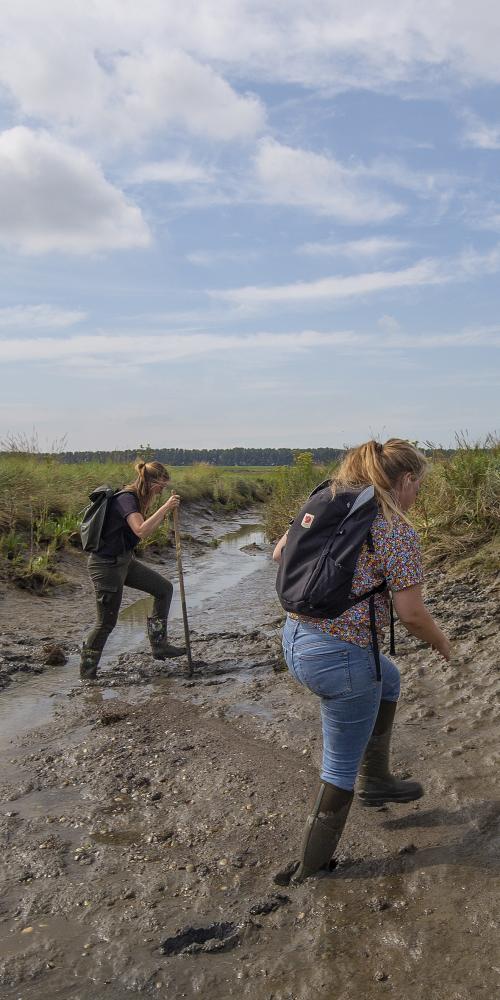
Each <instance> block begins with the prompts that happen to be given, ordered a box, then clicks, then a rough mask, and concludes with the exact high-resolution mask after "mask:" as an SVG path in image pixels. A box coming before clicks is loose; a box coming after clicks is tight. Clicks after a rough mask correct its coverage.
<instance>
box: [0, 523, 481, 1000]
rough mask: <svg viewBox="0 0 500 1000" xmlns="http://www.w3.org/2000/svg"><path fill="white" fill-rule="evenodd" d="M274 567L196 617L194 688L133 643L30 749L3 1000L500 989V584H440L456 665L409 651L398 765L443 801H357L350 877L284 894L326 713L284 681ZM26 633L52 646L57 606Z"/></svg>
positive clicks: (437, 594) (17, 823) (8, 854)
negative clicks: (46, 638)
mask: <svg viewBox="0 0 500 1000" xmlns="http://www.w3.org/2000/svg"><path fill="white" fill-rule="evenodd" d="M217 530H218V529H217ZM194 558H195V557H194V556H193V559H194ZM202 558H204V557H202ZM241 558H242V559H248V560H251V559H252V558H253V556H252V554H251V552H250V553H244V554H242V555H241ZM259 560H260V561H259V562H258V564H256V569H255V571H252V572H248V573H247V571H246V570H245V573H247V575H246V576H245V578H244V580H243V581H240V582H238V583H237V584H235V585H234V586H233V587H231V586H229V587H228V588H226V589H225V590H224V592H223V593H222V594H220V595H219V596H217V595H216V594H214V593H211V594H210V595H209V596H208V597H207V598H206V600H205V601H204V602H202V603H201V605H200V606H199V607H198V608H197V610H196V614H194V615H193V625H194V628H195V641H194V652H195V656H198V657H200V658H203V660H204V661H205V666H204V667H203V668H202V669H200V670H199V672H198V675H197V677H196V679H195V680H194V681H187V680H186V679H185V678H183V677H182V676H180V675H179V666H178V665H175V666H170V667H169V669H168V670H167V671H162V670H161V665H159V664H155V663H154V661H152V659H151V657H150V656H149V654H148V653H146V652H142V650H139V651H132V652H129V653H127V654H126V655H124V656H121V657H119V660H116V659H114V660H113V662H112V663H111V664H110V665H109V672H108V674H107V677H106V681H105V683H104V684H103V685H102V687H97V688H94V689H89V690H85V691H82V690H81V689H80V687H79V686H78V685H76V686H75V687H74V689H72V690H71V689H70V690H69V691H68V695H69V696H68V695H65V696H64V697H63V698H56V702H57V708H56V710H55V712H54V716H53V719H52V721H51V723H50V725H48V726H45V727H43V728H42V729H39V730H38V731H37V732H33V731H32V732H29V733H27V734H26V735H24V736H22V737H21V739H20V740H18V741H17V742H16V743H15V744H13V746H12V749H11V752H10V756H9V758H8V760H7V762H6V765H5V767H4V769H3V776H2V783H1V786H0V843H1V847H2V864H3V867H4V872H3V879H4V885H5V889H4V892H3V894H2V898H1V901H0V984H1V987H2V992H1V996H2V998H4V997H5V1000H8V998H9V1000H10V998H12V1000H14V998H21V1000H42V998H43V1000H46V998H49V997H50V998H54V1000H55V998H72V1000H95V998H99V1000H101V997H102V998H106V1000H107V998H110V1000H126V998H128V997H130V996H134V995H136V994H138V995H139V994H142V995H144V996H150V997H165V998H166V997H168V998H169V1000H170V998H177V997H203V998H204V1000H205V998H207V1000H212V998H215V997H217V998H225V997H233V996H235V997H252V998H258V1000H309V998H313V997H314V998H316V997H321V998H325V1000H326V998H332V997H335V998H336V1000H371V998H372V997H373V996H378V995H381V996H383V995H385V994H390V995H393V996H398V998H403V1000H424V998H425V1000H429V998H431V1000H441V998H442V1000H477V998H481V1000H493V998H494V997H496V996H497V995H498V992H499V987H498V983H499V977H500V960H499V958H498V923H499V918H500V912H499V910H500V908H499V904H498V881H499V880H498V875H499V867H500V838H499V832H500V805H499V789H498V761H499V757H500V752H499V749H498V722H497V718H498V700H499V696H500V683H499V669H498V667H499V664H498V658H497V657H496V656H495V636H496V634H497V628H496V624H495V621H494V618H493V615H494V612H495V591H493V590H490V591H489V592H485V591H479V589H478V588H477V587H476V586H475V587H473V586H472V583H471V582H469V584H467V583H466V582H462V583H455V584H453V585H448V586H447V587H446V589H445V588H444V585H443V582H442V581H440V580H439V579H435V580H433V581H431V585H430V590H431V596H432V600H433V601H434V602H435V603H436V605H437V607H438V608H439V609H440V617H441V619H442V620H444V621H445V624H446V625H447V627H448V630H449V632H450V633H451V634H452V635H454V636H455V637H456V638H457V641H458V643H459V648H460V654H461V661H460V665H459V666H457V667H453V668H452V667H448V668H447V667H446V666H443V664H442V663H441V661H439V660H438V659H437V658H436V657H435V656H433V655H431V656H429V655H428V654H427V652H426V651H424V650H419V649H417V648H416V645H417V644H413V643H411V642H410V641H407V642H403V641H400V642H399V648H398V654H399V655H398V662H399V664H400V666H401V669H402V673H403V677H404V699H403V703H402V706H401V710H400V713H399V722H398V727H397V734H396V736H397V739H396V747H395V755H394V756H395V764H396V767H397V769H398V770H399V771H400V773H401V772H407V773H409V772H411V773H413V774H414V775H415V776H418V777H419V778H420V779H421V780H423V782H424V783H425V786H426V795H425V797H424V798H423V799H422V800H420V801H419V802H417V803H410V804H407V805H398V806H396V805H391V806H389V807H385V808H384V809H363V808H362V807H361V806H360V805H359V804H358V803H356V804H355V806H354V807H353V810H352V812H351V815H350V818H349V823H348V827H347V829H346V834H345V837H344V839H343V842H342V850H341V853H340V857H339V864H338V867H337V869H336V871H335V872H334V873H333V874H332V875H330V876H324V877H321V878H318V879H314V880H310V881H309V882H306V883H304V884H303V885H302V886H300V887H298V888H290V889H280V888H279V887H278V886H276V885H275V884H274V883H273V875H274V873H275V872H276V871H277V870H279V869H280V868H281V867H282V866H283V864H284V863H286V862H287V861H289V860H291V859H292V858H294V857H296V856H297V850H298V846H299V843H300V838H301V831H302V825H303V821H304V818H305V816H306V813H307V807H308V804H309V802H310V799H311V795H312V793H313V791H314V787H315V783H316V776H317V770H318V763H319V757H320V747H321V743H320V734H319V725H318V706H317V703H316V700H315V699H314V698H313V697H312V696H309V695H308V694H307V692H304V691H303V690H302V689H300V688H298V687H297V686H296V685H295V684H294V682H293V681H292V680H291V679H290V678H289V677H288V675H287V674H286V673H282V672H277V670H278V669H279V666H280V662H279V658H278V656H277V646H276V636H277V620H278V617H279V609H278V608H277V605H276V603H275V601H274V598H273V592H272V579H273V567H272V564H271V563H270V560H266V559H263V558H262V555H261V556H260V557H259ZM78 599H79V600H80V606H81V607H85V603H84V598H82V595H81V594H80V595H79V597H78V595H76V596H75V600H78ZM31 601H32V602H33V605H32V606H34V607H36V606H37V604H36V599H33V598H32V599H31ZM64 603H65V602H64V601H63V599H62V597H59V598H54V599H53V605H54V614H55V613H56V609H57V608H59V615H60V616H61V615H62V613H63V612H62V606H63V604H64ZM38 607H40V605H38ZM45 607H46V609H47V608H48V605H46V606H45ZM64 613H65V614H67V613H68V612H67V609H66V610H65V611H64ZM45 614H46V615H47V614H48V612H47V610H46V612H45ZM61 620H62V619H61V618H59V621H61ZM16 625H17V626H18V631H19V633H20V634H22V636H23V637H25V638H29V637H30V636H31V637H32V638H33V640H34V641H36V643H39V641H40V639H41V636H43V635H48V634H49V630H48V626H49V625H50V615H49V617H46V618H45V621H42V622H41V625H40V624H36V625H35V624H34V625H33V629H31V626H28V624H27V620H24V622H23V623H19V622H18V623H15V622H11V629H12V634H14V633H15V626H16ZM75 641H76V636H75ZM36 643H35V644H36ZM36 648H38V646H36ZM33 649H35V646H33ZM35 659H36V657H35ZM47 676H50V675H47ZM54 676H55V675H54ZM16 683H18V682H17V681H15V680H14V681H13V682H12V684H13V685H14V684H16ZM8 694H9V689H7V690H6V692H5V693H4V695H3V697H7V696H8ZM1 697H2V696H1V695H0V698H1ZM179 932H183V934H182V933H181V934H180V933H179ZM162 944H164V945H165V951H166V953H165V954H163V953H162V952H161V950H160V947H161V945H162Z"/></svg>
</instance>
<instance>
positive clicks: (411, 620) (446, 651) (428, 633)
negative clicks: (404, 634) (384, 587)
mask: <svg viewBox="0 0 500 1000" xmlns="http://www.w3.org/2000/svg"><path fill="white" fill-rule="evenodd" d="M392 600H393V603H394V608H395V610H396V614H397V616H398V618H399V620H400V621H401V622H402V623H403V625H405V626H406V628H407V630H408V632H410V633H411V635H415V636H417V639H423V640H424V642H428V643H429V645H430V646H432V648H433V649H436V650H437V652H438V653H440V654H441V656H442V657H443V658H444V659H445V660H447V661H448V662H449V661H450V660H451V655H452V651H451V643H450V640H449V639H448V636H447V635H445V634H444V632H442V631H441V629H440V627H439V625H438V624H437V622H435V621H434V618H433V617H432V615H431V614H430V613H429V612H428V610H427V608H426V606H425V604H424V601H423V597H422V587H421V585H420V584H414V585H413V586H412V587H406V588H405V590H397V591H394V592H393V595H392Z"/></svg>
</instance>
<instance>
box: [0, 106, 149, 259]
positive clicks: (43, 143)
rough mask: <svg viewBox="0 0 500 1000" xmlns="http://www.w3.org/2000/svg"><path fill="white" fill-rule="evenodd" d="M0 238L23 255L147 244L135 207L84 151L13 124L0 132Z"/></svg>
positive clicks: (86, 251) (111, 248) (43, 133)
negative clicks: (12, 126)
mask: <svg viewBox="0 0 500 1000" xmlns="http://www.w3.org/2000/svg"><path fill="white" fill-rule="evenodd" d="M0 242H2V243H3V244H4V245H5V246H7V247H15V248H18V249H20V250H23V251H25V252H27V253H46V252H48V251H53V250H62V251H68V252H70V253H90V252H93V251H97V250H114V249H122V248H125V247H144V246H147V245H148V244H149V242H150V235H149V231H148V228H147V226H146V223H145V222H144V220H143V218H142V215H141V212H140V210H139V208H137V206H135V205H132V204H131V203H130V202H128V201H127V200H126V198H125V196H124V195H123V193H122V192H121V191H119V190H118V189H117V188H115V187H113V185H112V184H110V183H109V182H108V181H107V180H106V178H105V177H104V175H103V173H102V171H101V170H100V168H99V167H98V166H97V164H96V163H94V162H93V161H92V160H91V159H90V157H89V156H87V154H85V153H83V152H80V151H79V150H77V149H74V148H73V147H71V146H69V145H67V144H66V143H63V142H61V141H59V140H58V139H54V138H52V137H51V136H50V135H48V134H47V133H46V132H35V131H33V130H31V129H28V128H25V127H22V126H19V127H17V128H12V129H8V130H7V131H5V132H3V133H1V134H0Z"/></svg>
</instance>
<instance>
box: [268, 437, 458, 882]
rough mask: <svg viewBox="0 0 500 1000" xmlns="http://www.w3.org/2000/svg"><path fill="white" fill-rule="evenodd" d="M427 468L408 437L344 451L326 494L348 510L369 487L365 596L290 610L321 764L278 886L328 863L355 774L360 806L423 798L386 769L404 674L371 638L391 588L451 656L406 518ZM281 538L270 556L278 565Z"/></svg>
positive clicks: (294, 657)
mask: <svg viewBox="0 0 500 1000" xmlns="http://www.w3.org/2000/svg"><path fill="white" fill-rule="evenodd" d="M426 466H427V462H426V458H425V456H424V455H423V454H422V453H421V452H419V451H418V450H417V448H415V447H414V446H413V445H412V444H410V443H409V442H408V441H403V440H401V439H400V438H391V439H390V440H389V441H386V443H385V444H383V445H382V444H380V443H379V442H377V441H368V442H366V443H365V444H362V445H360V446H359V447H357V448H353V449H352V450H351V451H349V452H348V453H347V455H346V457H345V458H344V460H343V462H342V463H341V465H340V467H339V469H338V470H337V471H336V473H335V477H334V479H333V480H332V482H331V490H332V497H334V498H340V497H341V495H342V494H345V499H346V504H345V506H346V509H349V508H351V510H352V509H354V506H356V500H357V498H358V497H359V498H360V501H361V493H362V491H366V489H367V487H372V490H371V493H372V495H373V493H374V496H375V499H376V511H375V519H374V520H373V522H372V524H371V529H370V532H369V534H368V536H367V538H366V541H365V542H364V543H363V545H362V547H361V549H360V551H359V555H358V558H357V562H356V566H355V572H354V576H353V579H352V585H351V598H352V600H353V602H354V601H356V599H358V598H360V595H366V597H367V599H364V598H361V599H359V600H357V603H353V604H352V606H351V607H349V609H348V610H347V611H344V612H343V613H342V614H340V615H339V617H336V618H321V619H319V618H318V619H313V618H311V617H305V616H303V615H302V616H301V615H298V614H288V616H287V619H286V623H285V628H284V631H283V651H284V654H285V659H286V662H287V665H288V668H289V670H290V672H291V673H292V675H293V676H294V677H295V679H296V680H298V681H299V683H301V684H303V685H305V686H306V687H307V688H309V690H311V691H313V692H314V693H315V694H316V695H318V696H319V698H320V701H321V717H322V727H323V765H322V770H321V784H320V788H319V791H318V794H317V797H316V801H315V804H314V807H313V810H312V813H311V815H310V816H309V818H308V820H307V824H306V830H305V834H304V842H303V847H302V857H301V861H300V863H299V864H298V865H296V866H295V869H296V870H294V868H293V866H292V868H291V869H289V870H288V871H287V872H286V873H283V875H284V877H283V879H282V881H287V880H290V876H291V877H292V879H293V881H302V879H304V878H307V877H308V876H309V875H313V874H314V873H315V872H317V871H318V870H320V869H321V868H324V867H328V865H329V862H330V860H331V858H332V855H333V853H334V851H335V849H336V847H337V844H338V842H339V840H340V837H341V835H342V832H343V829H344V826H345V823H346V820H347V816H348V813H349V810H350V807H351V803H352V800H353V794H354V784H355V781H356V777H358V792H359V796H360V798H361V800H362V801H363V802H364V803H365V804H366V805H381V804H382V803H384V802H409V801H411V800H413V799H417V798H419V797H420V796H421V795H422V794H423V789H422V786H421V785H420V784H419V783H418V782H417V781H402V780H399V779H397V778H396V777H394V775H393V774H392V773H391V771H390V742H391V734H392V727H393V722H394V716H395V713H396V707H397V702H398V698H399V693H400V676H399V671H398V668H397V667H396V665H395V664H394V663H393V662H392V661H391V660H390V659H389V658H388V657H387V656H384V655H382V654H381V653H379V651H378V641H377V640H378V638H380V639H382V638H383V635H384V630H385V629H386V627H387V625H388V623H389V593H388V591H390V593H391V596H392V601H393V605H394V608H395V611H396V614H397V616H398V618H399V619H400V621H401V622H402V623H403V625H404V626H405V627H406V629H407V630H408V632H410V633H411V634H412V635H415V636H417V637H418V638H419V639H423V640H424V642H426V643H429V645H430V646H432V647H433V648H434V649H436V650H437V651H438V652H439V653H440V654H441V656H443V657H444V659H445V660H449V659H450V655H451V654H450V643H449V640H448V639H447V637H446V635H445V634H444V633H443V632H442V631H441V629H440V627H439V626H438V625H437V623H436V622H435V621H434V619H433V617H432V615H431V614H430V613H429V611H428V610H427V609H426V607H425V605H424V601H423V598H422V582H423V570H422V559H421V554H420V544H419V539H418V535H417V533H416V531H415V529H414V528H413V527H412V526H411V524H410V522H409V521H408V519H407V517H406V512H407V511H408V510H409V508H410V507H411V505H412V504H413V503H414V502H415V499H416V497H417V494H418V491H419V488H420V484H421V482H422V479H423V477H424V475H425V472H426ZM377 507H378V513H377ZM310 516H311V515H306V516H305V518H304V519H303V521H302V526H303V527H306V528H307V527H308V524H307V523H304V522H305V521H306V518H307V517H309V518H310ZM348 516H350V515H348ZM287 534H288V532H287ZM287 534H285V535H283V537H282V538H281V539H280V541H279V542H278V544H277V546H276V548H275V550H274V559H275V560H276V561H278V562H279V561H280V559H281V554H282V552H283V549H284V547H285V545H286V541H287ZM384 584H385V585H386V586H385V588H384ZM376 591H377V592H376ZM370 604H371V608H370ZM370 612H371V614H370ZM278 880H280V879H279V877H278Z"/></svg>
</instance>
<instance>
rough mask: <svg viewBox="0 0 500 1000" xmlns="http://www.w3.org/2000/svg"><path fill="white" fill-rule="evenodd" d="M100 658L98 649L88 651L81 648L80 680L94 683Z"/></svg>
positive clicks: (100, 651) (83, 647)
mask: <svg viewBox="0 0 500 1000" xmlns="http://www.w3.org/2000/svg"><path fill="white" fill-rule="evenodd" d="M101 656H102V650H100V649H88V647H87V646H82V653H81V657H80V680H82V681H95V679H96V677H97V667H98V664H99V660H100V659H101Z"/></svg>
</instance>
